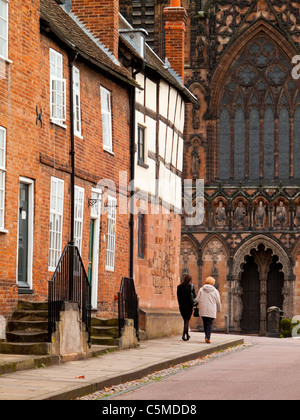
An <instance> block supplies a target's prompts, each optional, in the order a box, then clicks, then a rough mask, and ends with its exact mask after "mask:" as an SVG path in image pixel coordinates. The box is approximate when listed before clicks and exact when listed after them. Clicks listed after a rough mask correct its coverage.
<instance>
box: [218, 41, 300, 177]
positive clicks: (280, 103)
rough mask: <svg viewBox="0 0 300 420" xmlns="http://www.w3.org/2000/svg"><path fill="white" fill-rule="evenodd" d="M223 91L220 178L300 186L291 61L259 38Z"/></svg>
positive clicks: (297, 98) (299, 102) (299, 120)
mask: <svg viewBox="0 0 300 420" xmlns="http://www.w3.org/2000/svg"><path fill="white" fill-rule="evenodd" d="M223 86H224V88H223V89H224V91H223V93H222V94H221V97H220V98H221V100H220V104H219V127H218V133H219V135H218V141H219V159H218V162H219V169H218V174H217V176H216V178H219V179H220V180H222V181H224V182H226V181H228V182H244V181H249V182H250V181H256V182H257V181H259V180H260V181H263V180H266V181H274V180H275V181H283V182H285V181H289V180H290V178H292V179H293V180H295V181H299V180H300V91H299V93H298V92H297V88H298V87H297V86H296V84H295V83H294V81H293V79H292V67H291V63H290V60H289V59H288V58H287V57H286V56H285V54H284V53H283V52H282V51H281V50H280V49H279V47H278V46H277V45H276V44H275V43H274V42H273V41H271V40H270V39H269V38H268V37H267V35H259V36H258V37H257V38H255V39H254V40H252V41H251V42H250V43H249V44H248V45H247V46H246V47H245V48H244V49H243V50H242V52H241V54H240V56H239V57H238V58H237V59H236V60H235V61H234V63H233V64H232V66H231V68H230V69H229V71H228V76H227V78H226V79H225V81H224V84H223Z"/></svg>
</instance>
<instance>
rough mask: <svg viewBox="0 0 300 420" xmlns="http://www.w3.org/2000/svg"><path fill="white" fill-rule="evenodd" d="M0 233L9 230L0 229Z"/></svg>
mask: <svg viewBox="0 0 300 420" xmlns="http://www.w3.org/2000/svg"><path fill="white" fill-rule="evenodd" d="M0 233H9V231H8V230H6V229H0Z"/></svg>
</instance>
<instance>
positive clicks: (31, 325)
mask: <svg viewBox="0 0 300 420" xmlns="http://www.w3.org/2000/svg"><path fill="white" fill-rule="evenodd" d="M7 331H8V332H13V331H48V321H46V320H45V321H23V320H15V321H9V322H8V324H7Z"/></svg>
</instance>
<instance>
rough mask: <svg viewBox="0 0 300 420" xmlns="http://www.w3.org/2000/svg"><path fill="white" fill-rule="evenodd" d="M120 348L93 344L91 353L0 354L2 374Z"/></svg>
mask: <svg viewBox="0 0 300 420" xmlns="http://www.w3.org/2000/svg"><path fill="white" fill-rule="evenodd" d="M118 350H120V349H119V347H117V346H93V345H92V346H91V353H90V354H89V355H86V354H80V355H64V356H51V355H45V356H37V355H11V354H0V375H5V374H8V373H14V372H18V371H20V370H28V369H39V368H44V367H48V366H53V365H59V364H62V363H66V362H69V361H74V360H83V359H88V358H92V357H98V356H102V355H104V354H107V353H111V352H114V351H118Z"/></svg>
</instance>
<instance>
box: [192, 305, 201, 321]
mask: <svg viewBox="0 0 300 420" xmlns="http://www.w3.org/2000/svg"><path fill="white" fill-rule="evenodd" d="M193 315H194V317H195V318H200V314H199V308H198V306H196V307H195V308H194V313H193Z"/></svg>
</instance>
